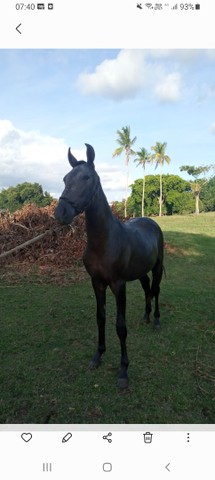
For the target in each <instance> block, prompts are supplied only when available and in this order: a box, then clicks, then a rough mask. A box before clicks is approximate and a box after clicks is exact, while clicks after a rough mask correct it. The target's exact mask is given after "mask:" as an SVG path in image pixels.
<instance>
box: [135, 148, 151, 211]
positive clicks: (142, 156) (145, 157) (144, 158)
mask: <svg viewBox="0 0 215 480" xmlns="http://www.w3.org/2000/svg"><path fill="white" fill-rule="evenodd" d="M149 161H150V155H149V153H148V152H147V150H146V149H145V148H141V149H140V151H139V152H137V158H135V159H134V162H138V164H137V166H138V165H142V167H143V190H142V210H141V211H142V217H144V197H145V183H146V163H147V162H149Z"/></svg>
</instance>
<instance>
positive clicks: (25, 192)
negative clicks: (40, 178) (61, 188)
mask: <svg viewBox="0 0 215 480" xmlns="http://www.w3.org/2000/svg"><path fill="white" fill-rule="evenodd" d="M52 201H53V198H52V196H51V195H50V194H49V193H48V192H46V191H45V192H43V188H42V186H41V185H39V183H30V182H24V183H18V185H16V187H8V188H6V189H3V190H2V191H1V192H0V210H3V211H5V210H9V211H10V212H15V211H16V210H19V209H20V208H22V207H23V205H26V204H28V203H35V204H36V205H38V207H45V206H46V205H50V203H51V202H52Z"/></svg>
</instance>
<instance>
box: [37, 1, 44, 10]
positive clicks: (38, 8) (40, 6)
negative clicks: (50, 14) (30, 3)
mask: <svg viewBox="0 0 215 480" xmlns="http://www.w3.org/2000/svg"><path fill="white" fill-rule="evenodd" d="M37 10H45V3H38V4H37Z"/></svg>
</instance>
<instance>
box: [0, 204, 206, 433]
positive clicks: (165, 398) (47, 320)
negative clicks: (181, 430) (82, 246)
mask: <svg viewBox="0 0 215 480" xmlns="http://www.w3.org/2000/svg"><path fill="white" fill-rule="evenodd" d="M156 221H157V222H158V223H159V224H160V225H161V227H162V229H163V231H164V236H165V242H166V243H167V249H166V255H165V269H166V277H164V278H163V281H162V284H161V295H160V311H161V324H162V328H161V331H160V332H159V333H158V332H155V331H154V330H153V328H152V324H151V325H145V324H143V322H142V317H143V312H144V295H143V291H142V289H141V286H140V284H139V282H132V283H129V284H127V327H128V339H127V347H128V355H129V360H130V366H129V388H128V389H127V390H124V391H119V390H118V389H117V386H116V383H117V373H118V367H119V363H120V346H119V340H118V337H117V335H116V331H115V303H114V298H113V296H112V294H111V293H110V292H108V296H107V327H106V329H107V352H106V353H105V355H104V356H103V362H102V365H101V367H100V368H99V369H97V370H95V371H91V370H88V363H89V361H90V359H91V356H92V355H93V353H95V349H96V345H97V326H96V320H95V299H94V295H93V291H92V287H91V283H90V280H89V278H88V277H87V276H86V279H85V280H82V281H81V282H75V281H74V279H73V281H71V283H69V282H68V281H67V282H63V284H60V283H59V284H53V283H52V282H50V281H49V279H47V278H46V279H42V278H41V277H37V275H35V274H34V275H30V276H29V277H23V278H22V277H20V276H19V280H17V281H14V280H13V281H12V280H9V277H8V276H7V275H6V274H5V267H4V268H3V267H2V268H1V270H0V329H1V336H0V362H1V368H0V423H52V424H53V423H70V424H71V423H117V424H119V423H143V424H145V423H215V354H214V351H215V348H214V347H215V309H214V283H215V282H214V280H215V279H214V276H215V275H214V243H215V241H214V236H215V214H214V213H208V214H201V215H199V216H192V215H190V216H177V217H176V216H174V217H162V218H157V219H156Z"/></svg>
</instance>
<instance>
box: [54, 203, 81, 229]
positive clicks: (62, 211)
mask: <svg viewBox="0 0 215 480" xmlns="http://www.w3.org/2000/svg"><path fill="white" fill-rule="evenodd" d="M76 215H77V212H76V210H75V208H74V207H73V206H72V205H71V204H70V203H69V202H68V201H66V200H64V199H63V198H60V200H59V202H58V205H57V207H56V209H55V212H54V216H55V219H56V220H58V221H59V222H60V223H62V224H64V225H69V223H72V221H73V218H74V217H75V216H76Z"/></svg>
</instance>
